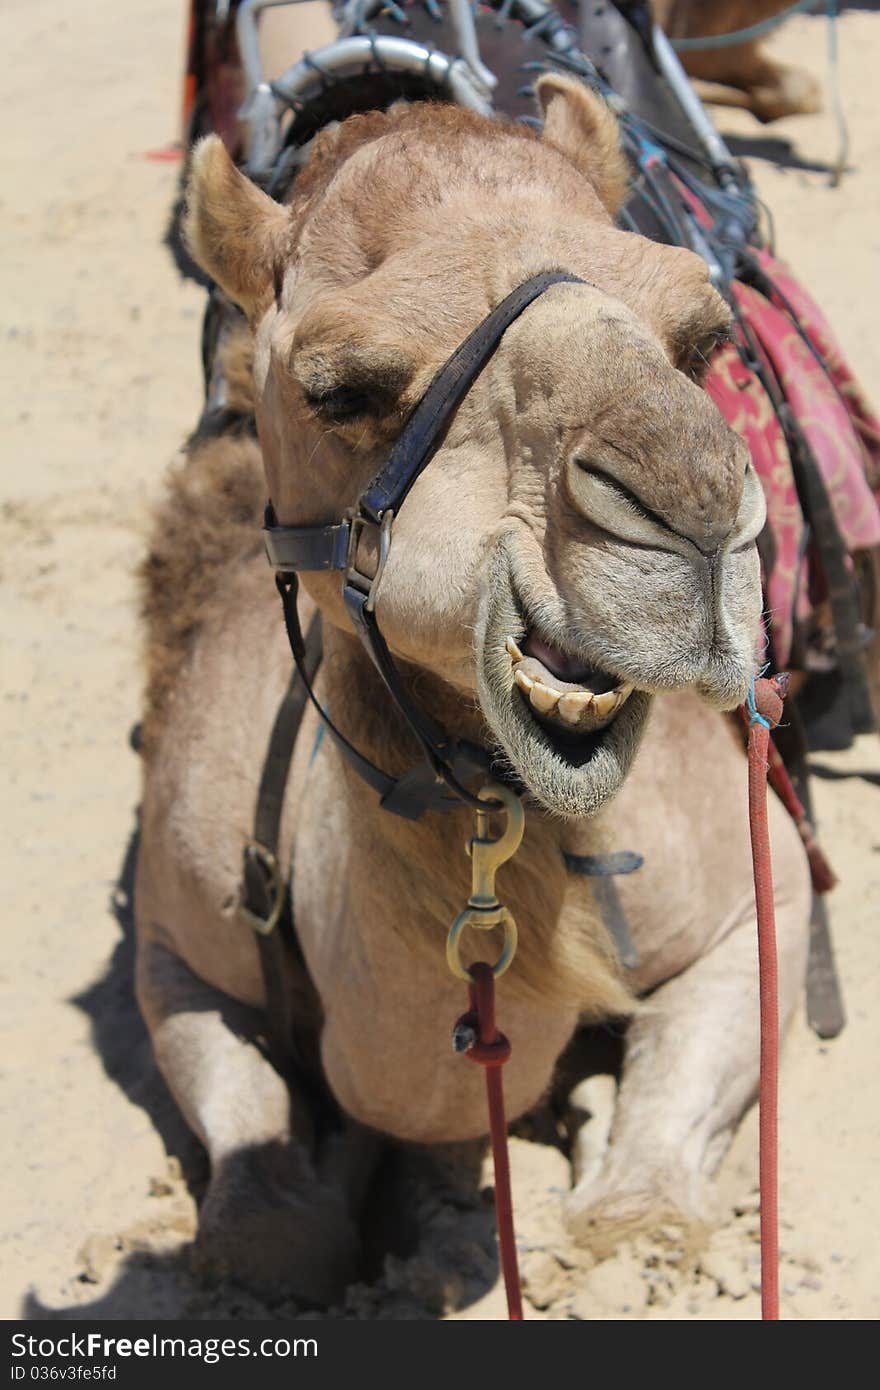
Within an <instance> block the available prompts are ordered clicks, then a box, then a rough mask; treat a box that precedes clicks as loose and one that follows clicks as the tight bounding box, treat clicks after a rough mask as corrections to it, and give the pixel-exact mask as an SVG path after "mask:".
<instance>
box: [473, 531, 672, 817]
mask: <svg viewBox="0 0 880 1390" xmlns="http://www.w3.org/2000/svg"><path fill="white" fill-rule="evenodd" d="M477 653H478V660H477V684H478V693H479V698H480V704H481V707H482V710H483V714H484V717H485V718H486V721H487V723H488V724H489V727H490V729H491V731H492V733H493V734H494V736H495V739H496V741H497V742H498V743H499V744H500V746H501V748H502V749H503V751H504V754H505V755H506V758H507V760H508V761H509V763H510V764H511V766H512V769H513V771H514V772H515V774H516V776H517V777H518V778H519V780H521V781H522V782H523V783H524V784H525V786H526V787H527V788H528V790H529V792H530V793H531V794H532V795H533V796H534V797H535V798H536V799H537V800H538V801H539V802H540V803H542V804H543V805H544V807H545V808H546V809H547V810H549V811H551V812H554V813H556V814H559V815H563V816H566V817H578V818H580V817H587V816H593V815H595V814H596V813H597V812H598V811H599V810H600V808H601V807H602V806H603V805H604V804H605V803H606V802H607V801H608V800H609V798H610V797H612V796H613V795H614V794H615V793H616V792H617V791H618V790H619V789H620V787H621V785H622V784H623V781H624V779H625V777H626V775H627V773H628V771H629V768H630V766H631V764H632V760H633V758H634V756H635V752H636V749H637V747H638V744H639V741H640V738H641V734H642V732H643V729H644V726H645V723H646V721H647V716H648V711H649V709H650V704H651V696H650V695H649V694H647V693H646V692H645V691H641V690H637V689H636V688H635V687H634V686H633V684H632V683H631V682H629V681H628V680H626V679H624V678H622V677H620V676H618V675H617V674H615V673H614V672H611V671H608V670H605V669H603V668H601V667H599V666H597V665H595V664H593V663H592V662H591V661H590V660H589V659H588V658H586V657H585V655H584V652H583V651H582V650H581V651H579V650H577V647H576V645H575V643H574V642H572V644H571V645H569V644H568V643H565V644H564V645H563V643H562V641H561V640H560V639H559V638H556V639H555V640H553V639H551V638H550V637H548V636H547V635H546V633H545V632H544V631H542V629H541V627H540V625H539V624H538V622H537V621H535V620H534V619H532V617H531V616H530V614H529V611H528V607H527V605H526V604H525V603H524V601H523V600H522V599H521V598H520V591H519V587H518V586H517V585H516V584H515V582H514V578H513V574H512V566H511V564H510V560H509V557H508V555H507V553H506V547H505V545H504V543H503V542H502V544H501V545H500V546H499V547H498V549H497V551H496V552H495V555H494V556H493V558H492V560H491V562H490V568H489V573H488V575H487V583H486V585H485V587H484V592H483V599H482V602H481V610H480V617H479V620H478V624H477Z"/></svg>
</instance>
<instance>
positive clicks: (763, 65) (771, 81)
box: [685, 41, 822, 121]
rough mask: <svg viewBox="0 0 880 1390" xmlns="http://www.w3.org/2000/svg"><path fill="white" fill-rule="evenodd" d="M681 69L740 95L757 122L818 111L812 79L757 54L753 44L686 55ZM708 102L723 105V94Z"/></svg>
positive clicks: (819, 104) (817, 87)
mask: <svg viewBox="0 0 880 1390" xmlns="http://www.w3.org/2000/svg"><path fill="white" fill-rule="evenodd" d="M685 66H686V68H687V71H688V74H689V76H691V77H693V78H697V79H702V80H703V81H705V82H717V83H719V84H721V85H722V86H725V87H733V88H734V89H735V90H737V91H741V92H744V93H745V97H746V103H745V104H746V105H747V107H748V109H749V110H750V111H752V112H753V113H754V115H755V116H757V118H758V120H759V121H777V120H779V119H780V117H782V116H798V115H808V114H810V113H812V112H814V111H821V109H822V89H821V87H820V85H819V83H818V82H817V81H816V79H815V77H813V76H812V75H811V74H810V73H808V72H806V71H805V70H804V69H803V68H795V67H790V66H789V65H788V64H786V63H778V62H776V60H775V59H774V58H770V57H768V56H767V55H766V54H765V53H763V52H762V51H761V47H760V44H759V43H758V42H757V41H756V42H755V43H744V44H738V45H737V47H735V48H727V49H724V48H719V49H716V50H713V51H712V52H707V53H688V54H687V55H686V58H685ZM712 100H713V101H718V102H721V103H723V95H722V94H716V93H713V94H712ZM736 104H737V105H738V104H739V103H736Z"/></svg>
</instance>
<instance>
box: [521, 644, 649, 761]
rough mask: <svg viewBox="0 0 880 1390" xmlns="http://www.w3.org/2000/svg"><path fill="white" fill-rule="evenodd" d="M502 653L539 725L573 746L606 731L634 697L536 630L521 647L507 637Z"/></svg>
mask: <svg viewBox="0 0 880 1390" xmlns="http://www.w3.org/2000/svg"><path fill="white" fill-rule="evenodd" d="M505 650H506V652H507V654H508V656H509V657H510V664H511V669H512V671H513V679H514V683H515V685H516V686H517V689H518V690H519V691H520V693H521V695H522V697H523V699H524V700H525V701H526V702H527V704H528V706H529V709H530V711H531V713H532V714H533V715H534V717H535V718H536V719H537V721H538V723H539V724H541V725H542V727H543V728H545V729H546V730H547V731H548V732H549V733H551V734H555V735H561V736H563V737H564V738H567V739H569V740H572V741H574V742H576V743H580V742H583V740H584V739H585V738H587V737H589V736H590V735H593V734H596V733H598V732H600V731H601V730H602V729H606V728H607V727H608V725H609V724H610V723H611V722H612V720H614V719H615V718H616V716H617V715H618V714H619V713H620V711H621V709H622V708H623V706H624V705H625V704H626V701H627V700H628V699H629V697H630V695H631V694H632V692H633V688H634V687H633V685H632V682H631V681H626V680H621V679H620V678H619V677H617V676H615V675H612V674H611V672H610V671H604V670H602V669H601V668H600V667H597V666H588V665H586V666H585V665H584V663H583V662H582V661H580V660H578V657H577V655H576V654H575V653H568V652H565V651H564V650H563V649H562V648H561V647H559V646H557V645H556V644H554V643H552V642H550V641H548V640H547V639H546V638H544V637H542V636H541V635H540V634H539V633H537V632H534V631H533V632H529V633H527V635H526V638H525V640H524V642H523V644H522V648H520V646H519V644H518V642H517V641H516V639H515V638H514V637H508V638H507V641H506V642H505Z"/></svg>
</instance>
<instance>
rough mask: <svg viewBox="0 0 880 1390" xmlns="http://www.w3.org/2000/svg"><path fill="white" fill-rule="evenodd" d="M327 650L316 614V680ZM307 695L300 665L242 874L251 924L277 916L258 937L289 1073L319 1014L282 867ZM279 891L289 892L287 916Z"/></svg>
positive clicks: (298, 1064) (270, 755)
mask: <svg viewBox="0 0 880 1390" xmlns="http://www.w3.org/2000/svg"><path fill="white" fill-rule="evenodd" d="M321 652H322V641H321V619H320V616H319V615H318V614H315V616H314V617H313V619H312V621H311V623H310V624H309V630H308V634H307V636H306V637H305V639H304V641H303V658H302V660H303V669H304V671H305V672H306V675H307V677H308V678H309V679H313V678H314V675H315V672H316V671H317V669H318V666H319V665H320V661H321ZM306 699H307V691H306V686H305V682H304V680H303V678H302V677H301V676H300V673H299V670H298V669H295V670H294V672H293V675H292V677H291V679H290V683H289V685H288V687H287V690H286V692H285V694H284V698H283V700H282V701H281V704H280V706H279V708H278V713H277V714H276V716H275V723H274V724H273V726H272V733H271V735H270V737H269V746H268V749H267V751H266V758H265V762H264V763H263V772H262V776H261V778H260V786H259V790H258V792H257V801H256V807H255V811H254V834H253V839H252V840H251V842H250V843H249V844H248V845H246V846H245V850H244V865H243V872H242V889H243V893H242V907H243V908H244V909H245V910H246V913H247V917H248V919H249V920H251V924H252V925H255V924H256V922H257V921H262V922H264V923H268V922H270V921H271V920H272V918H273V915H274V916H277V921H276V923H275V925H274V926H273V927H272V929H271V930H270V931H265V930H260V929H259V928H257V929H256V930H255V931H254V937H255V939H256V942H257V949H258V951H259V956H260V970H261V973H262V976H263V988H264V991H265V996H266V1033H267V1042H268V1044H269V1052H270V1055H271V1057H272V1060H273V1061H274V1063H275V1065H276V1067H277V1068H278V1070H279V1071H280V1072H282V1073H283V1074H284V1075H285V1076H290V1075H293V1074H300V1073H301V1072H302V1071H303V1066H304V1062H305V1061H306V1053H307V1052H308V1051H309V1048H310V1045H311V1034H312V1032H313V1031H314V1030H315V1029H316V1028H317V1013H318V1009H317V1002H316V999H315V998H314V997H313V995H314V991H313V989H312V986H311V984H310V981H309V977H308V972H307V970H306V966H305V962H304V960H303V958H302V953H301V951H300V949H299V943H298V942H297V939H296V933H295V932H294V929H293V917H292V911H291V894H292V888H291V885H290V882H289V880H287V877H286V875H284V874H282V873H281V871H280V868H279V866H278V864H277V856H278V847H279V835H280V830H281V813H282V810H283V806H284V793H285V790H286V787H287V779H288V774H289V772H290V764H291V759H292V757H293V749H294V745H295V743H296V736H297V733H298V732H299V728H300V725H301V723H302V717H303V712H304V710H305V706H306ZM273 866H274V867H273ZM279 895H283V903H282V904H281V913H280V916H279V915H278V913H277V908H278V906H279ZM291 978H294V979H295V980H296V986H297V987H296V988H294V989H291V988H290V981H291Z"/></svg>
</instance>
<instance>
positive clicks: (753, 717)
mask: <svg viewBox="0 0 880 1390" xmlns="http://www.w3.org/2000/svg"><path fill="white" fill-rule="evenodd" d="M766 670H767V667H766V666H765V667H764V671H766ZM763 674H764V672H763V671H762V672H761V675H763ZM746 709H747V710H748V712H749V725H750V726H751V725H752V724H763V725H764V728H765V729H766V730H767V732H768V733H769V732H770V730H771V728H772V725H771V724H770V722H769V720H767V719H765V718H764V716H763V714H759V713H758V710H757V706H756V705H755V677H754V676H752V679H751V680H750V682H749V693H748V695H747V696H746Z"/></svg>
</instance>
